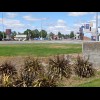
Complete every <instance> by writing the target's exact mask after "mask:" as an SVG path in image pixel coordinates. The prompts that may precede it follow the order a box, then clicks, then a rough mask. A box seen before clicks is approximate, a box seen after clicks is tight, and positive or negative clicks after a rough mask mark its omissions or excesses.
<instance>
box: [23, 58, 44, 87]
mask: <svg viewBox="0 0 100 100" xmlns="http://www.w3.org/2000/svg"><path fill="white" fill-rule="evenodd" d="M24 64H25V65H24V68H23V69H22V70H21V80H22V81H24V82H25V84H26V86H27V87H29V86H32V83H33V81H34V80H35V79H36V78H37V77H40V75H41V74H42V73H43V72H42V71H43V67H42V65H41V63H40V62H39V60H38V59H35V58H32V57H27V58H26V59H25V62H24Z"/></svg>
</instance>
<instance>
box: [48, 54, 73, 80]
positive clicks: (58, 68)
mask: <svg viewBox="0 0 100 100" xmlns="http://www.w3.org/2000/svg"><path fill="white" fill-rule="evenodd" d="M49 69H50V72H51V73H55V75H57V76H58V77H59V78H60V79H63V77H65V78H70V76H71V65H70V60H69V56H67V58H65V57H64V55H62V56H59V55H57V56H55V57H54V59H49Z"/></svg>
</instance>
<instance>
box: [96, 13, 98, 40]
mask: <svg viewBox="0 0 100 100" xmlns="http://www.w3.org/2000/svg"><path fill="white" fill-rule="evenodd" d="M96 41H98V12H96Z"/></svg>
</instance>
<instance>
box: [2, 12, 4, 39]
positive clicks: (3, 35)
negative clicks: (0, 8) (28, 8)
mask: <svg viewBox="0 0 100 100" xmlns="http://www.w3.org/2000/svg"><path fill="white" fill-rule="evenodd" d="M2 28H3V40H4V24H3V12H2Z"/></svg>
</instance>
